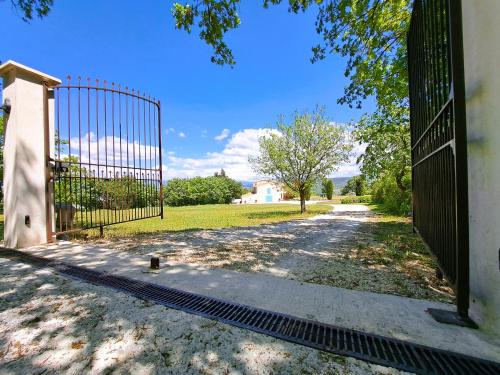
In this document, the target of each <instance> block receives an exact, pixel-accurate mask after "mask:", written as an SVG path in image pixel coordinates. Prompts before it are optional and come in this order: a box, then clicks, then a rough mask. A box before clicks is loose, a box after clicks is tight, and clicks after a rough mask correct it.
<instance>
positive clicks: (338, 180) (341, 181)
mask: <svg viewBox="0 0 500 375" xmlns="http://www.w3.org/2000/svg"><path fill="white" fill-rule="evenodd" d="M351 178H352V177H334V178H332V181H333V185H334V188H333V193H334V194H335V195H339V194H340V190H342V188H343V187H344V185H345V184H346V183H347V181H349V180H350V179H351Z"/></svg>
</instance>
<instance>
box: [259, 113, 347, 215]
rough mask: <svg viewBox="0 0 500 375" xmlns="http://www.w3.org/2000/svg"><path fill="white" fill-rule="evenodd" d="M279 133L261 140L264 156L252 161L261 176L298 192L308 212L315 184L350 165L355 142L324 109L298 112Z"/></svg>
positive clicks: (301, 205)
mask: <svg viewBox="0 0 500 375" xmlns="http://www.w3.org/2000/svg"><path fill="white" fill-rule="evenodd" d="M277 130H278V131H277V132H271V133H269V134H268V135H265V136H262V137H261V138H260V139H259V149H260V155H259V156H257V157H251V158H250V159H249V160H250V163H251V164H252V166H253V169H254V170H255V171H256V172H257V173H258V174H261V175H264V176H269V177H271V178H272V179H274V180H276V181H279V182H281V183H283V184H284V185H286V186H288V187H289V188H290V189H291V190H294V191H296V192H297V193H298V194H299V197H300V208H301V212H305V210H306V205H305V201H306V195H307V192H308V191H310V189H311V188H312V186H313V184H314V182H315V181H317V180H318V179H322V178H324V177H325V176H327V175H329V174H330V173H331V172H333V171H335V170H336V169H337V168H338V166H339V165H340V164H341V163H343V162H346V161H348V158H349V154H350V151H351V149H352V145H351V142H350V141H349V139H348V135H347V133H346V131H345V129H344V128H343V127H341V126H339V125H335V124H333V123H331V122H330V121H328V120H327V119H326V118H325V117H324V111H323V110H322V109H318V110H316V111H314V112H313V113H304V114H299V113H298V112H296V113H295V114H294V116H293V119H292V122H291V123H290V124H287V123H285V122H284V119H283V117H282V118H281V119H280V120H279V121H278V123H277Z"/></svg>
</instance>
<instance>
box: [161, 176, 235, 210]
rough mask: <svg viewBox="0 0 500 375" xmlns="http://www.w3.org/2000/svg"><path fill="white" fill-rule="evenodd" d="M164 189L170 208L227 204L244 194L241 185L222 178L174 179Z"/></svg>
mask: <svg viewBox="0 0 500 375" xmlns="http://www.w3.org/2000/svg"><path fill="white" fill-rule="evenodd" d="M164 189H165V190H164V197H165V198H164V199H165V204H167V205H169V206H188V205H198V204H223V203H225V204H227V203H231V202H232V200H233V199H236V198H241V195H242V193H243V186H242V185H241V183H239V182H236V181H235V180H232V179H230V178H228V177H220V176H217V177H216V176H213V177H194V178H174V179H172V180H170V181H168V183H167V184H166V185H165V188H164Z"/></svg>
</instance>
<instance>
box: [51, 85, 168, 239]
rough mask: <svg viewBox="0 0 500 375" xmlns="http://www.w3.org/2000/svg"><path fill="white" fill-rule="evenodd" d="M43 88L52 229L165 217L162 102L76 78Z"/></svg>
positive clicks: (63, 229) (97, 225)
mask: <svg viewBox="0 0 500 375" xmlns="http://www.w3.org/2000/svg"><path fill="white" fill-rule="evenodd" d="M47 90H50V91H52V90H53V95H54V104H55V105H54V107H55V113H54V122H55V124H54V128H55V131H54V134H49V135H48V138H49V139H50V144H49V145H47V146H48V147H47V148H48V149H49V150H51V151H50V155H48V157H49V164H50V165H51V168H50V169H51V176H50V181H51V185H50V187H51V189H50V190H51V192H50V194H51V195H52V199H53V203H54V208H55V213H54V215H53V216H52V218H53V219H52V220H53V221H54V223H52V228H54V229H55V234H58V233H64V232H69V231H75V230H81V229H89V228H101V231H102V228H103V227H104V226H106V225H110V224H117V223H121V222H126V221H132V220H139V219H145V218H149V217H154V216H161V217H162V218H163V204H162V203H163V202H162V200H163V199H162V198H163V196H162V168H161V166H162V156H161V153H162V147H161V120H160V101H156V100H155V99H153V98H151V97H146V96H145V94H141V93H140V92H139V91H135V90H133V89H132V90H129V89H128V87H125V88H122V87H121V86H120V85H115V84H114V83H111V84H108V83H107V82H106V81H103V82H102V83H100V82H99V81H98V80H95V81H91V80H90V79H86V80H85V82H82V80H81V78H80V77H78V79H77V80H76V82H75V83H72V82H71V77H68V81H67V83H66V84H63V85H58V86H55V87H50V88H47Z"/></svg>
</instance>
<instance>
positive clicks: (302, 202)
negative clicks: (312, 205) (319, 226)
mask: <svg viewBox="0 0 500 375" xmlns="http://www.w3.org/2000/svg"><path fill="white" fill-rule="evenodd" d="M299 195H300V213H301V214H303V213H304V212H306V192H305V191H303V190H301V191H300V192H299Z"/></svg>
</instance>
